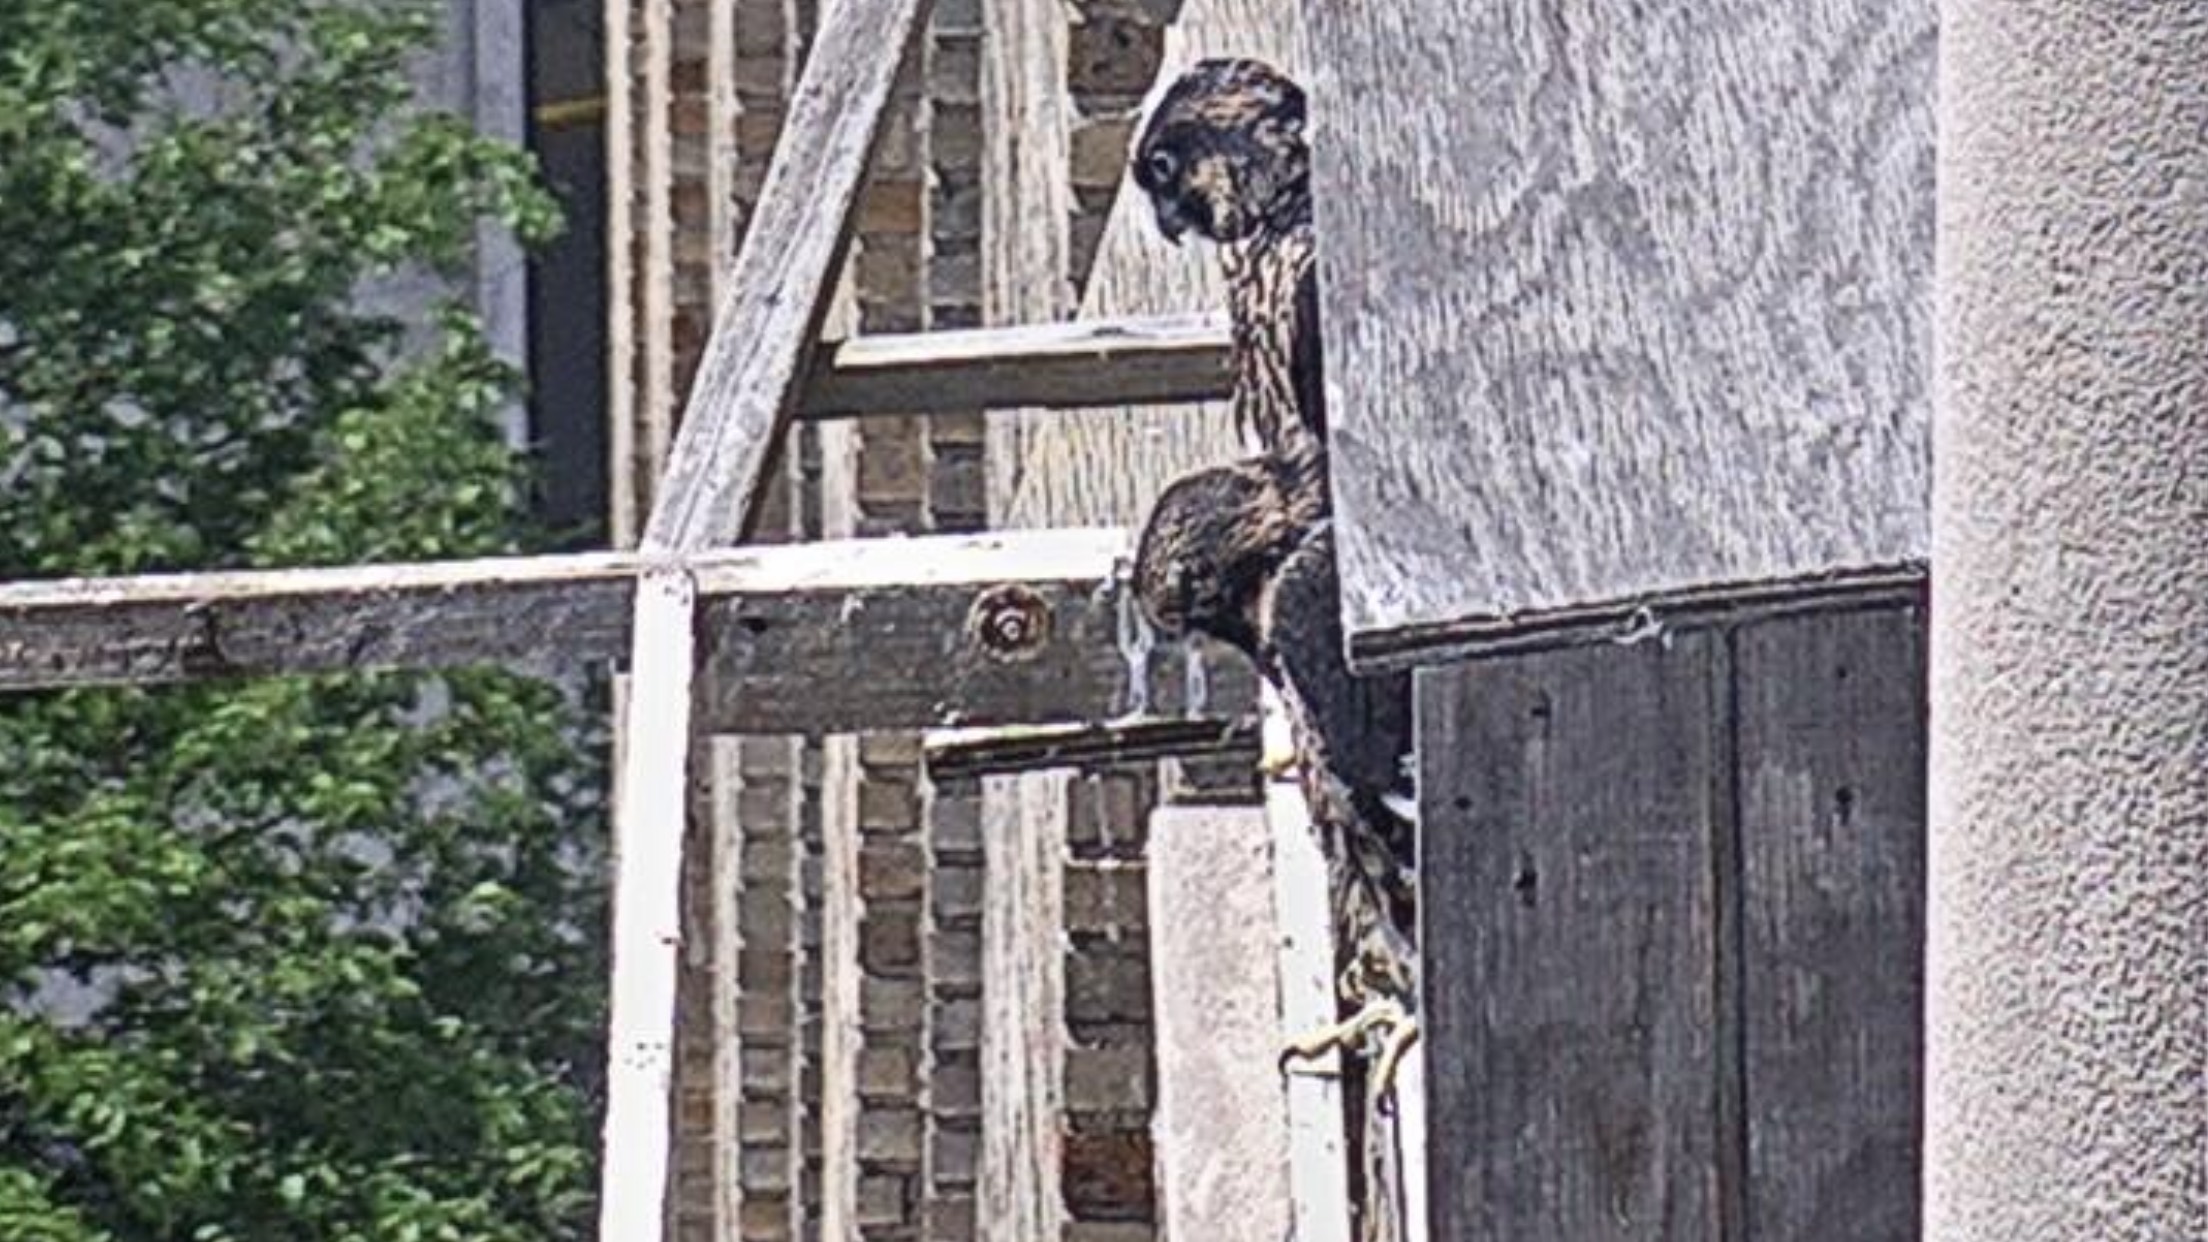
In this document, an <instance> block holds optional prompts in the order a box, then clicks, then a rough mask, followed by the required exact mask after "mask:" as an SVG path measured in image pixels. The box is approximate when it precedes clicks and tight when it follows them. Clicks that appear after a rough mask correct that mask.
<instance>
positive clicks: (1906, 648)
mask: <svg viewBox="0 0 2208 1242" xmlns="http://www.w3.org/2000/svg"><path fill="white" fill-rule="evenodd" d="M1923 631H1924V617H1923V613H1922V612H1921V611H1919V610H1915V609H1896V610H1886V611H1877V612H1856V613H1844V614H1839V615H1831V616H1819V617H1803V618H1797V619H1791V620H1787V621H1780V622H1772V623H1768V624H1764V625H1758V626H1752V627H1748V628H1745V629H1743V630H1742V631H1741V632H1740V634H1739V635H1738V637H1737V639H1736V644H1737V645H1736V651H1737V665H1736V667H1737V668H1738V676H1739V694H1738V698H1737V702H1738V710H1739V717H1738V729H1739V738H1740V746H1739V764H1740V768H1739V786H1738V787H1739V792H1740V841H1741V860H1742V876H1743V885H1742V895H1743V897H1742V899H1743V903H1744V918H1743V920H1742V928H1743V933H1744V938H1745V949H1746V951H1745V952H1744V954H1743V955H1742V962H1743V967H1744V970H1743V980H1742V981H1743V985H1744V986H1743V1000H1742V1012H1743V1029H1744V1033H1745V1040H1744V1047H1745V1050H1746V1058H1745V1084H1746V1092H1745V1100H1746V1117H1747V1126H1748V1149H1747V1172H1748V1190H1747V1206H1748V1222H1749V1228H1750V1233H1749V1236H1750V1237H1751V1238H1753V1239H1754V1242H1908V1240H1911V1239H1914V1238H1916V1237H1917V1234H1918V1221H1917V1205H1918V1197H1917V1172H1918V1131H1919V1122H1920V1113H1921V1108H1920V1098H1919V1097H1920V1094H1921V1087H1922V1073H1921V1068H1920V1067H1921V1065H1922V1056H1923V1039H1922V1034H1921V1031H1922V1016H1923V1001H1924V973H1923V951H1924V827H1925V808H1924V789H1925V786H1924V773H1925V749H1924V748H1925V715H1924V642H1923Z"/></svg>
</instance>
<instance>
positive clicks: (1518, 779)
mask: <svg viewBox="0 0 2208 1242" xmlns="http://www.w3.org/2000/svg"><path fill="white" fill-rule="evenodd" d="M1721 653H1722V648H1721V646H1720V645H1719V644H1718V643H1717V642H1716V641H1715V640H1713V639H1711V638H1710V637H1707V636H1697V635H1688V636H1682V637H1679V638H1677V639H1675V640H1674V641H1672V642H1670V643H1668V644H1667V643H1656V642H1651V643H1646V644H1640V645H1635V646H1624V647H1616V646H1614V647H1602V648H1587V649H1578V650H1571V651H1561V652H1552V653H1547V654H1542V655H1534V656H1527V657H1523V658H1519V659H1513V660H1508V661H1496V662H1491V663H1487V664H1480V665H1470V666H1461V667H1453V668H1442V669H1433V670H1426V671H1422V672H1421V673H1420V674H1419V677H1418V691H1417V693H1418V700H1419V753H1420V757H1421V781H1420V801H1421V822H1422V825H1423V828H1422V832H1421V837H1422V847H1423V850H1424V856H1423V858H1422V859H1421V876H1422V881H1423V883H1424V885H1425V888H1424V891H1423V894H1422V897H1421V903H1420V908H1421V912H1422V918H1423V920H1424V930H1423V934H1424V942H1423V943H1424V945H1425V950H1426V970H1425V986H1426V989H1427V995H1426V997H1425V1018H1424V1020H1425V1024H1426V1030H1427V1034H1428V1039H1427V1049H1428V1051H1427V1061H1426V1065H1427V1083H1428V1100H1429V1107H1428V1122H1427V1125H1428V1135H1429V1139H1428V1148H1427V1149H1428V1168H1429V1177H1430V1179H1431V1181H1430V1185H1431V1187H1432V1191H1431V1209H1432V1214H1433V1228H1432V1237H1433V1239H1434V1242H1603V1240H1605V1239H1616V1240H1617V1242H1628V1240H1630V1242H1650V1240H1651V1239H1680V1240H1682V1242H1706V1240H1708V1239H1712V1238H1716V1237H1719V1236H1720V1224H1719V1221H1720V1216H1721V1210H1722V1209H1721V1205H1720V1201H1719V1200H1720V1197H1719V1193H1718V1186H1719V1183H1720V1177H1719V1170H1718V1162H1719V1160H1720V1159H1721V1157H1722V1156H1723V1155H1724V1153H1723V1152H1721V1150H1720V1147H1719V1144H1718V1143H1717V1141H1716V1135H1717V1131H1718V1124H1717V1116H1718V1111H1719V1108H1720V1083H1721V1079H1722V1075H1721V1074H1720V1071H1719V1067H1718V1062H1719V1050H1720V1044H1721V1041H1720V1039H1719V1037H1718V1033H1717V1029H1718V1020H1717V1015H1718V1006H1717V995H1716V977H1717V963H1716V960H1715V946H1716V944H1717V941H1718V928H1717V918H1718V915H1717V900H1718V892H1717V885H1716V883H1715V880H1714V876H1715V872H1714V868H1713V865H1712V859H1713V857H1714V856H1715V853H1716V843H1717V838H1718V837H1719V835H1720V834H1721V833H1722V832H1723V831H1724V825H1723V824H1722V823H1721V822H1720V818H1719V817H1720V815H1721V814H1722V811H1723V807H1722V805H1721V799H1720V798H1719V797H1718V795H1719V794H1721V793H1722V792H1723V789H1722V787H1721V786H1719V785H1716V784H1713V782H1712V780H1711V779H1710V775H1709V774H1710V772H1711V771H1712V770H1713V763H1714V762H1715V761H1716V757H1715V756H1714V755H1713V748H1714V747H1715V746H1717V745H1718V744H1719V743H1720V741H1721V739H1720V738H1719V737H1718V735H1717V732H1716V731H1715V730H1714V729H1713V727H1712V712H1713V708H1719V707H1721V706H1722V704H1721V703H1718V704H1713V702H1712V696H1711V694H1710V686H1711V685H1712V681H1711V669H1712V665H1713V662H1715V661H1717V660H1719V659H1720V658H1721Z"/></svg>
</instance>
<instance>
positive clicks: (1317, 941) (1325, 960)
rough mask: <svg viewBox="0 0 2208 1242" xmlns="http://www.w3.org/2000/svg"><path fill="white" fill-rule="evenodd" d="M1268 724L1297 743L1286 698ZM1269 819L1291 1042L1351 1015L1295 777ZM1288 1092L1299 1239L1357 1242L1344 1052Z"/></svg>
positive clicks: (1280, 787) (1269, 731) (1272, 793)
mask: <svg viewBox="0 0 2208 1242" xmlns="http://www.w3.org/2000/svg"><path fill="white" fill-rule="evenodd" d="M1260 721H1261V728H1262V730H1263V734H1264V740H1265V742H1266V743H1267V744H1268V746H1269V747H1273V748H1285V747H1287V746H1288V745H1289V744H1290V740H1289V739H1290V733H1289V728H1290V726H1289V724H1288V718H1287V714H1286V712H1285V711H1284V710H1283V708H1282V706H1281V702H1280V697H1279V696H1278V695H1277V694H1275V693H1274V692H1273V691H1271V690H1270V689H1268V690H1266V691H1264V692H1263V696H1262V700H1261V707H1260ZM1265 823H1266V825H1267V826H1268V827H1270V828H1271V830H1272V836H1273V909H1274V911H1275V913H1276V917H1277V918H1278V919H1279V921H1280V927H1279V940H1278V941H1277V943H1278V945H1279V950H1278V959H1277V960H1278V965H1279V971H1280V1024H1281V1036H1282V1039H1283V1040H1284V1041H1285V1040H1288V1039H1296V1038H1300V1037H1302V1036H1304V1035H1307V1034H1309V1033H1310V1032H1312V1031H1315V1030H1318V1029H1319V1028H1321V1027H1324V1026H1328V1025H1331V1024H1332V1023H1333V1022H1334V1021H1335V1020H1336V1019H1337V1018H1338V1017H1340V1016H1341V1011H1340V1002H1339V1000H1338V999H1337V997H1336V992H1335V987H1334V980H1335V957H1334V919H1333V914H1332V911H1333V908H1334V907H1333V903H1332V902H1331V901H1330V900H1328V897H1327V893H1328V879H1327V872H1326V857H1325V855H1324V854H1323V853H1322V852H1321V851H1320V849H1319V840H1318V836H1317V834H1316V833H1314V832H1313V831H1312V825H1311V808H1310V807H1309V806H1308V805H1306V804H1305V802H1304V800H1303V791H1302V789H1301V787H1300V786H1298V785H1297V784H1296V782H1295V781H1293V780H1269V781H1267V782H1265ZM1283 1090H1284V1091H1285V1093H1286V1095H1287V1108H1288V1195H1289V1200H1290V1202H1291V1203H1292V1204H1293V1207H1294V1220H1295V1236H1296V1238H1297V1239H1298V1240H1299V1242H1304V1240H1308V1242H1349V1239H1350V1237H1351V1230H1350V1217H1349V1153H1348V1151H1347V1149H1346V1145H1345V1143H1344V1139H1343V1134H1342V1118H1343V1112H1342V1088H1341V1055H1340V1054H1339V1053H1336V1052H1329V1053H1327V1054H1326V1055H1325V1056H1324V1057H1323V1058H1321V1059H1319V1060H1317V1061H1304V1062H1299V1063H1296V1064H1293V1065H1291V1066H1290V1068H1289V1071H1288V1081H1287V1083H1286V1085H1285V1086H1284V1088H1283Z"/></svg>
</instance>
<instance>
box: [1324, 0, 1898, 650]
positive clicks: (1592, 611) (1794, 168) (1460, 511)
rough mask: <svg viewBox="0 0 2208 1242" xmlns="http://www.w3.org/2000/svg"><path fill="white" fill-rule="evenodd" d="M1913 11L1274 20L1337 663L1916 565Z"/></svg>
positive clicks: (1489, 0) (1518, 11)
mask: <svg viewBox="0 0 2208 1242" xmlns="http://www.w3.org/2000/svg"><path fill="white" fill-rule="evenodd" d="M1935 7H1936V6H1935V3H1934V0H1724V2H1722V3H1717V4H1704V5H1693V6H1689V5H1638V6H1622V7H1621V6H1619V5H1615V4H1610V3H1606V2H1605V0H1477V2H1473V0H1449V2H1440V3H1432V4H1387V5H1378V4H1342V3H1337V2H1335V0H1308V2H1307V3H1306V4H1304V5H1303V9H1304V11H1305V14H1306V18H1307V20H1308V21H1309V22H1310V23H1311V24H1312V26H1313V28H1314V38H1313V40H1312V46H1313V47H1314V48H1315V49H1317V51H1318V62H1317V65H1316V72H1315V74H1314V80H1313V82H1312V83H1311V85H1312V87H1313V95H1314V100H1315V102H1314V105H1313V107H1314V115H1315V122H1314V124H1315V129H1316V132H1315V136H1314V139H1313V143H1314V154H1315V169H1314V176H1315V179H1316V200H1317V208H1318V231H1319V236H1320V238H1321V239H1322V250H1321V263H1322V285H1323V322H1324V325H1325V333H1326V356H1327V364H1328V386H1327V399H1328V404H1329V407H1330V409H1331V410H1332V412H1333V413H1332V417H1333V420H1334V426H1333V437H1334V438H1333V443H1334V446H1335V450H1336V464H1335V475H1334V484H1335V491H1336V496H1337V500H1338V502H1339V508H1340V513H1341V523H1340V524H1341V526H1342V529H1343V536H1342V563H1343V585H1344V607H1345V612H1346V614H1347V625H1348V629H1349V631H1350V634H1351V645H1352V649H1353V651H1354V652H1356V653H1357V655H1358V656H1359V657H1360V659H1362V660H1364V661H1367V662H1375V661H1387V660H1393V661H1395V662H1406V661H1410V660H1415V659H1430V658H1433V657H1435V656H1438V655H1441V654H1447V653H1449V652H1459V653H1461V652H1468V651H1476V650H1479V649H1480V648H1481V647H1482V646H1483V645H1484V644H1487V643H1489V642H1491V641H1496V640H1498V639H1501V638H1507V637H1508V636H1509V635H1510V634H1511V633H1512V632H1513V631H1514V630H1515V629H1516V628H1517V627H1518V626H1520V625H1521V624H1522V623H1524V622H1526V621H1528V620H1531V621H1533V622H1535V623H1543V624H1549V625H1555V626H1560V627H1564V628H1566V629H1569V630H1571V631H1573V633H1574V634H1575V635H1576V636H1578V637H1586V636H1587V634H1586V631H1587V629H1588V628H1589V627H1602V626H1607V625H1609V624H1612V623H1615V622H1618V621H1622V620H1625V619H1627V618H1629V617H1631V616H1632V615H1633V614H1634V613H1635V611H1636V610H1638V609H1640V608H1642V607H1643V606H1651V607H1653V608H1654V609H1655V610H1656V612H1657V613H1658V615H1659V616H1661V615H1662V613H1663V611H1664V610H1665V609H1666V608H1667V607H1670V606H1672V605H1674V604H1678V605H1681V606H1685V607H1687V608H1688V609H1689V610H1690V611H1706V610H1718V609H1722V608H1723V607H1724V606H1725V605H1726V603H1727V601H1728V599H1729V598H1730V597H1731V596H1733V595H1734V594H1735V593H1739V592H1747V593H1751V594H1756V595H1759V596H1761V597H1763V598H1765V599H1766V600H1768V599H1771V598H1774V597H1776V598H1783V597H1784V596H1785V595H1787V594H1788V593H1789V592H1790V591H1794V590H1800V591H1806V592H1811V593H1820V592H1833V591H1837V592H1841V593H1845V592H1848V591H1850V590H1852V589H1855V588H1857V587H1859V586H1860V587H1862V588H1865V589H1870V590H1885V589H1890V588H1892V587H1893V586H1894V585H1896V582H1897V581H1903V580H1906V579H1907V578H1909V577H1911V576H1912V575H1913V574H1914V572H1915V569H1914V567H1916V566H1920V565H1921V563H1922V562H1923V561H1924V559H1925V557H1926V554H1927V504H1928V497H1927V489H1928V482H1929V463H1928V448H1927V446H1928V438H1929V437H1928V431H1927V426H1928V409H1929V397H1930V358H1931V332H1930V322H1931V315H1930V312H1931V291H1932V284H1931V276H1932V210H1931V209H1932V151H1933V148H1932V101H1933V92H1932V87H1933V67H1934V27H1935V21H1934V19H1935ZM1406 82H1417V83H1418V84H1419V85H1418V87H1417V89H1404V87H1403V85H1402V84H1403V83H1406Z"/></svg>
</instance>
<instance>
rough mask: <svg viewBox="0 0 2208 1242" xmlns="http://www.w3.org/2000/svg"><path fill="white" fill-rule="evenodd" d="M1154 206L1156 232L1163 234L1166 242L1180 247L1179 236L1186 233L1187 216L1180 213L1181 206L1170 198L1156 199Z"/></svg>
mask: <svg viewBox="0 0 2208 1242" xmlns="http://www.w3.org/2000/svg"><path fill="white" fill-rule="evenodd" d="M1154 205H1155V207H1156V210H1157V215H1158V231H1159V232H1160V233H1163V234H1165V240H1167V241H1168V242H1171V243H1172V244H1174V245H1176V246H1178V245H1180V244H1181V234H1183V233H1186V232H1187V231H1188V216H1187V215H1186V214H1184V213H1183V212H1182V211H1181V205H1180V204H1179V203H1177V202H1175V201H1173V200H1172V199H1170V198H1160V199H1156V200H1154Z"/></svg>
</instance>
